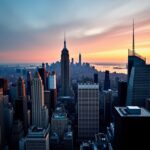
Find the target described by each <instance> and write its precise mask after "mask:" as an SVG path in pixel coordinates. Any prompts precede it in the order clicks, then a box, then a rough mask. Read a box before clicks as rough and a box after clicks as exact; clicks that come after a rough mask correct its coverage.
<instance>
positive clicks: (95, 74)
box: [94, 73, 98, 83]
mask: <svg viewBox="0 0 150 150" xmlns="http://www.w3.org/2000/svg"><path fill="white" fill-rule="evenodd" d="M94 83H98V73H94Z"/></svg>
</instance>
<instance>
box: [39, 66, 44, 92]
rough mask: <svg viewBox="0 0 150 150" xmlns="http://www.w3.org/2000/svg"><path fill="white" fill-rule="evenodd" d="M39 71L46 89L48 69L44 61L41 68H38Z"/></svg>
mask: <svg viewBox="0 0 150 150" xmlns="http://www.w3.org/2000/svg"><path fill="white" fill-rule="evenodd" d="M38 72H39V74H40V76H41V79H42V83H43V86H44V90H46V69H45V64H44V63H42V67H41V68H38Z"/></svg>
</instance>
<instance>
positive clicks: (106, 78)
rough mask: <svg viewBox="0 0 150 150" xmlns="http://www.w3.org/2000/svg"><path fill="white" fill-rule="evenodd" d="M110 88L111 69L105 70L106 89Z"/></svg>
mask: <svg viewBox="0 0 150 150" xmlns="http://www.w3.org/2000/svg"><path fill="white" fill-rule="evenodd" d="M108 89H110V79H109V71H108V70H106V71H105V80H104V90H108Z"/></svg>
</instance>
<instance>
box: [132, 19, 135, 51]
mask: <svg viewBox="0 0 150 150" xmlns="http://www.w3.org/2000/svg"><path fill="white" fill-rule="evenodd" d="M132 40H133V41H132V50H133V54H135V41H134V19H133V39H132Z"/></svg>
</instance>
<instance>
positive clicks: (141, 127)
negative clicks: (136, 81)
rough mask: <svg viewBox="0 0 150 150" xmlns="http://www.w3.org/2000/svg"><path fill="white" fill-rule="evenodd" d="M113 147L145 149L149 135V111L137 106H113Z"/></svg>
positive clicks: (117, 148)
mask: <svg viewBox="0 0 150 150" xmlns="http://www.w3.org/2000/svg"><path fill="white" fill-rule="evenodd" d="M114 116H115V117H114V120H115V125H114V147H113V148H114V149H115V150H133V149H140V148H142V149H147V147H149V138H147V137H149V135H150V128H149V127H150V112H148V111H147V110H145V109H144V108H139V107H137V106H127V107H115V109H114Z"/></svg>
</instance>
